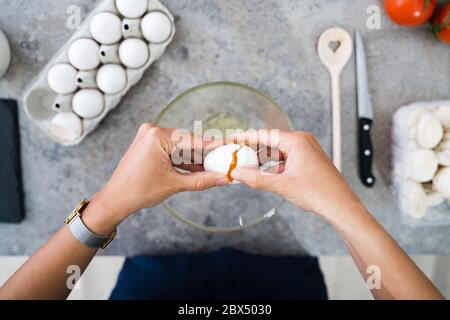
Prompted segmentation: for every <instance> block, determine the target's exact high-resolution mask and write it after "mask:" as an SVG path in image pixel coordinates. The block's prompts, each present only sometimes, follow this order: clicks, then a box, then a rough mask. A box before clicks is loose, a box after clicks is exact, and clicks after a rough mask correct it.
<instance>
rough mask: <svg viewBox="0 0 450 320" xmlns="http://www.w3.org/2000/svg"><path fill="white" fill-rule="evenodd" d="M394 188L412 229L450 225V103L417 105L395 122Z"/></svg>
mask: <svg viewBox="0 0 450 320" xmlns="http://www.w3.org/2000/svg"><path fill="white" fill-rule="evenodd" d="M392 167H393V172H392V176H393V179H392V182H393V184H392V186H393V191H394V194H395V195H396V198H397V200H398V205H399V208H400V211H401V217H402V221H403V222H404V223H405V224H407V225H409V226H433V225H449V224H450V101H439V102H422V103H414V104H411V105H408V106H405V107H402V108H400V109H399V110H397V112H396V113H395V115H394V117H393V123H392Z"/></svg>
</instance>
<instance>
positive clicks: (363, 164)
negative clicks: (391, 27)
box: [355, 31, 375, 188]
mask: <svg viewBox="0 0 450 320" xmlns="http://www.w3.org/2000/svg"><path fill="white" fill-rule="evenodd" d="M355 52H356V55H355V56H356V85H357V104H358V158H359V177H360V179H361V181H362V183H363V184H364V185H365V186H366V187H369V188H371V187H373V185H374V184H375V177H374V175H373V174H372V162H373V146H372V138H371V132H372V125H373V107H372V102H371V101H370V93H369V81H368V76H367V62H366V51H365V48H364V42H363V39H362V36H361V34H360V33H359V32H358V31H355Z"/></svg>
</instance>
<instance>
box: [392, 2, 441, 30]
mask: <svg viewBox="0 0 450 320" xmlns="http://www.w3.org/2000/svg"><path fill="white" fill-rule="evenodd" d="M384 8H385V9H386V13H387V15H388V16H389V18H391V20H392V21H394V22H395V23H397V24H399V25H402V26H409V27H414V26H418V25H421V24H422V23H425V22H427V21H428V20H429V19H430V18H431V16H432V15H433V12H434V10H435V9H436V0H384Z"/></svg>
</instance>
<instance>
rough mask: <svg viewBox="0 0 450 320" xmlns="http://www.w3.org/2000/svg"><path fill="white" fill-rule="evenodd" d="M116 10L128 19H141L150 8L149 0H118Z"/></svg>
mask: <svg viewBox="0 0 450 320" xmlns="http://www.w3.org/2000/svg"><path fill="white" fill-rule="evenodd" d="M116 8H117V10H118V11H119V12H120V14H121V15H123V16H124V17H127V18H139V17H142V16H143V15H144V13H145V12H146V11H147V8H148V0H116Z"/></svg>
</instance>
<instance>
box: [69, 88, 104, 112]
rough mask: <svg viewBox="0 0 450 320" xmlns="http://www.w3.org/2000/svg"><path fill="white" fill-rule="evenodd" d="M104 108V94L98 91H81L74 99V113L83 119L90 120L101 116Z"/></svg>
mask: <svg viewBox="0 0 450 320" xmlns="http://www.w3.org/2000/svg"><path fill="white" fill-rule="evenodd" d="M104 106H105V102H104V99H103V94H102V93H101V92H100V91H98V90H96V89H84V90H80V91H78V92H77V93H75V95H74V96H73V99H72V108H73V111H74V112H75V113H76V114H77V115H79V116H80V117H82V118H88V119H89V118H95V117H97V116H99V115H100V114H101V113H102V111H103V108H104Z"/></svg>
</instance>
